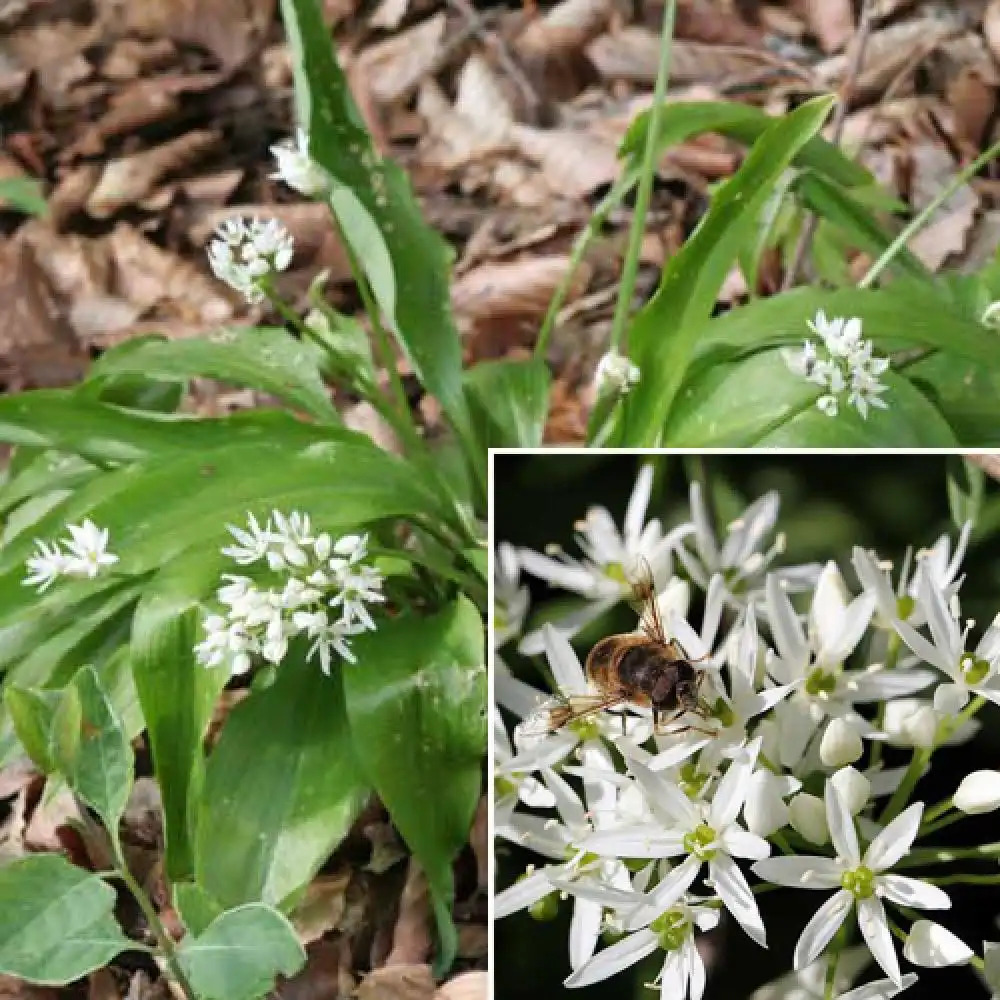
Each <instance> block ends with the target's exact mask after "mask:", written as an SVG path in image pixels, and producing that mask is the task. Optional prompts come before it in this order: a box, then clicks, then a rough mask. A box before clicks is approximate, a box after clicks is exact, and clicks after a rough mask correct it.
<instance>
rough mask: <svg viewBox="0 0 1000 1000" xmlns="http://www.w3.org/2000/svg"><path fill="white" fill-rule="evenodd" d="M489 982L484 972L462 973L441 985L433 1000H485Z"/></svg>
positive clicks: (487, 994)
mask: <svg viewBox="0 0 1000 1000" xmlns="http://www.w3.org/2000/svg"><path fill="white" fill-rule="evenodd" d="M489 988H490V980H489V976H488V975H487V974H486V973H485V972H481V971H478V970H477V971H475V972H463V973H462V975H460V976H456V977H455V978H454V979H449V980H448V982H446V983H442V984H441V985H440V986H439V987H438V988H437V992H436V993H435V994H434V1000H487V997H488V996H489Z"/></svg>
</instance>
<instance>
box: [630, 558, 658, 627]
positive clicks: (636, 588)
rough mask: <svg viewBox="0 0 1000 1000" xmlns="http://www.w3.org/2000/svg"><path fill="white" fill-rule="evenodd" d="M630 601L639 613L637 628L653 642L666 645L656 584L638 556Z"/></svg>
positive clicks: (646, 563) (650, 570)
mask: <svg viewBox="0 0 1000 1000" xmlns="http://www.w3.org/2000/svg"><path fill="white" fill-rule="evenodd" d="M632 600H633V602H634V603H635V605H636V608H637V610H638V611H639V628H641V629H642V631H643V632H645V633H646V635H647V636H649V638H650V639H652V640H653V642H659V643H662V644H663V645H664V646H665V645H667V633H666V631H665V630H664V628H663V621H662V619H661V618H660V607H659V605H658V604H657V603H656V583H655V581H654V579H653V570H652V568H651V567H650V565H649V562H648V561H647V560H646V559H645V558H643V557H641V556H640V558H639V564H638V568H637V570H636V574H635V577H634V579H633V580H632Z"/></svg>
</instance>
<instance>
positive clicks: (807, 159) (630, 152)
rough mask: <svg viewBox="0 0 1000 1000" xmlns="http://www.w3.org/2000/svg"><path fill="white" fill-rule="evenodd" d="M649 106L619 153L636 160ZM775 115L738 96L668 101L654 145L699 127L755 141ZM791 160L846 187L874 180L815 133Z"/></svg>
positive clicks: (663, 145) (695, 131) (671, 142)
mask: <svg viewBox="0 0 1000 1000" xmlns="http://www.w3.org/2000/svg"><path fill="white" fill-rule="evenodd" d="M650 115H651V109H649V110H646V111H643V112H641V113H640V114H638V115H636V117H635V120H634V121H633V122H632V124H631V125H630V126H629V130H628V132H626V134H625V138H624V139H623V140H622V144H621V146H620V147H619V150H618V154H619V156H622V157H631V158H633V159H638V158H641V157H642V154H643V152H644V150H645V148H646V133H647V131H648V130H649V120H650ZM775 121H777V119H775V118H773V117H771V116H770V115H768V114H766V113H765V112H763V111H761V110H760V109H759V108H755V107H752V106H751V105H749V104H739V103H737V102H736V101H671V102H670V103H669V104H666V105H664V107H663V111H662V113H661V118H660V133H659V136H658V137H657V145H658V146H659V148H660V150H665V149H668V148H669V147H670V146H676V145H677V144H678V143H680V142H684V141H685V140H686V139H690V138H692V137H693V136H696V135H700V134H702V133H703V132H718V133H719V134H720V135H725V136H728V137H729V138H730V139H736V140H737V141H738V142H742V143H745V144H746V145H748V146H749V145H753V143H755V142H756V141H757V140H758V139H759V138H760V137H761V136H762V135H763V134H764V133H765V132H766V131H767V130H768V129H769V128H771V127H772V126H773V125H774V123H775ZM792 162H793V163H794V164H795V165H796V166H798V167H803V168H808V169H810V170H814V171H815V172H816V173H818V174H822V175H823V176H826V177H829V178H830V179H831V180H832V181H834V182H835V183H837V184H842V185H844V186H845V187H863V186H865V185H867V184H871V183H873V181H874V178H873V177H872V175H871V174H870V173H869V172H868V171H867V170H866V169H865V168H864V167H863V166H861V164H860V163H855V162H854V160H852V159H850V158H849V157H847V156H845V155H844V153H843V152H842V151H841V150H840V149H839V148H838V147H837V146H835V145H833V144H832V143H829V142H827V141H826V140H825V139H821V138H819V137H818V136H817V137H814V138H811V139H809V140H808V141H807V142H805V143H804V144H803V145H802V147H801V148H800V149H799V150H797V151H796V153H795V155H794V157H793V158H792Z"/></svg>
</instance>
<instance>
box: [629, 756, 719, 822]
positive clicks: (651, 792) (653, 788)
mask: <svg viewBox="0 0 1000 1000" xmlns="http://www.w3.org/2000/svg"><path fill="white" fill-rule="evenodd" d="M629 770H631V772H632V773H633V774H634V775H635V777H636V780H637V781H638V782H639V784H640V785H641V786H642V790H643V791H644V792H645V793H646V799H647V801H648V802H649V806H650V808H651V809H652V810H653V811H654V812H657V813H662V814H664V816H665V817H666V818H667V819H672V820H673V821H675V822H678V823H680V824H681V825H682V826H684V827H686V828H688V829H692V828H693V827H695V826H697V825H698V823H699V821H700V820H701V815H700V814H699V813H698V810H697V809H695V807H694V805H693V804H692V802H691V800H690V799H689V798H688V797H687V796H686V795H685V794H684V793H683V792H682V791H681V790H680V789H679V788H678V787H677V785H675V784H674V783H673V782H672V781H669V780H667V778H665V777H664V776H663V775H661V774H657V773H656V772H655V771H651V770H650V769H649V768H648V767H646V766H645V765H644V764H641V763H640V762H639V761H637V760H635V759H631V760H629ZM723 781H725V779H723ZM720 789H721V785H720ZM716 798H718V792H717V793H716ZM720 825H722V824H720Z"/></svg>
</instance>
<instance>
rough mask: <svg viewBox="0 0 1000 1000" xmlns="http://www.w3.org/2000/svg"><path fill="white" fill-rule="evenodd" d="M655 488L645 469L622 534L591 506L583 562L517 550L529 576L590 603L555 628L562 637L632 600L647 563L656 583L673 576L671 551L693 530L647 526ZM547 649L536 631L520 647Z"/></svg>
mask: <svg viewBox="0 0 1000 1000" xmlns="http://www.w3.org/2000/svg"><path fill="white" fill-rule="evenodd" d="M652 489H653V467H652V466H651V465H644V466H643V467H642V469H641V470H640V471H639V475H638V477H637V478H636V482H635V488H634V489H633V490H632V495H631V497H630V498H629V502H628V506H627V507H626V509H625V520H624V523H623V525H622V529H621V530H619V528H618V526H617V525H616V524H615V522H614V519H613V518H612V516H611V514H610V513H609V512H608V511H607V510H606V509H605V508H604V507H591V508H590V509H589V510H588V511H587V515H586V517H585V518H584V519H583V520H582V521H578V522H577V524H576V530H577V534H576V542H577V545H578V546H579V547H580V551H581V552H583V555H584V558H583V559H582V560H579V559H572V558H570V557H569V556H568V555H566V554H565V553H564V552H561V551H558V550H555V551H554V553H553V555H543V554H542V553H540V552H534V551H532V550H531V549H519V550H518V553H517V555H518V561H519V562H520V564H521V568H522V569H523V570H524V571H525V572H527V573H531V574H532V575H533V576H537V577H539V578H540V579H542V580H546V581H548V583H549V584H550V585H551V586H554V587H560V588H562V589H563V590H569V591H572V592H573V593H576V594H580V595H581V596H582V597H583V598H585V600H586V602H587V603H586V604H585V605H584V606H583V607H582V608H581V609H580V610H579V611H577V612H575V613H573V614H571V615H568V616H566V617H565V618H563V619H561V620H560V621H558V622H555V623H553V624H554V625H555V627H556V628H558V629H559V631H560V632H562V633H563V635H566V636H572V635H574V634H576V632H578V631H579V630H580V629H581V628H583V626H584V625H586V624H587V623H588V622H590V621H593V620H594V619H595V618H597V617H598V616H599V615H601V614H603V613H604V612H605V611H607V610H608V609H609V608H611V607H613V606H614V605H615V604H617V603H618V602H619V601H622V600H626V599H627V598H629V597H631V595H632V591H633V587H634V583H635V580H636V578H637V576H638V574H639V572H640V571H641V568H642V563H643V561H645V562H646V563H647V564H648V565H649V568H650V570H651V571H652V573H653V578H654V580H655V581H659V580H662V579H663V578H664V577H669V576H670V575H671V573H670V570H671V558H670V550H671V549H672V548H673V546H674V545H675V543H676V541H677V540H678V539H679V538H681V537H683V535H685V534H687V533H688V532H689V531H690V530H691V529H690V526H687V525H682V526H681V527H680V528H677V529H674V530H673V531H671V532H669V533H668V534H666V535H664V534H663V529H662V528H661V526H660V522H659V520H657V519H655V518H654V519H653V520H652V521H649V522H648V523H647V522H646V508H647V507H648V505H649V497H650V493H651V491H652ZM542 647H543V642H542V636H541V632H540V631H535V632H531V633H529V634H528V635H526V636H525V637H524V639H523V640H522V642H521V644H520V646H519V647H518V648H519V649H520V650H521V652H523V653H528V654H535V653H539V652H541V650H542Z"/></svg>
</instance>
